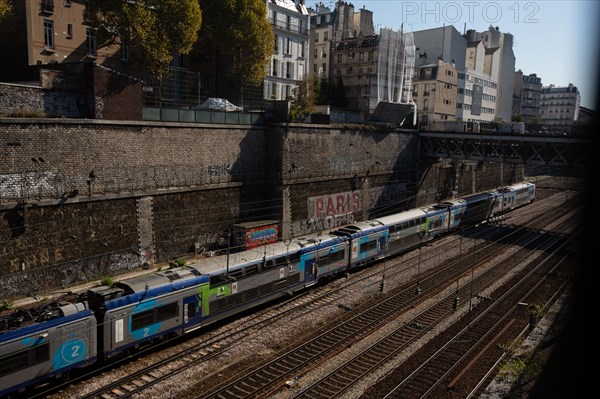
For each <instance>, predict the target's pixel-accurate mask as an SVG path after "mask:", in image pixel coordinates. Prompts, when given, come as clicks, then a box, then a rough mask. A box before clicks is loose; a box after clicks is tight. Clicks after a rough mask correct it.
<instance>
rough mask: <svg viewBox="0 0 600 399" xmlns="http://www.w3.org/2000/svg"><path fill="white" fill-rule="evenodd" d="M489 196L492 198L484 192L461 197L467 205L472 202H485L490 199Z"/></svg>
mask: <svg viewBox="0 0 600 399" xmlns="http://www.w3.org/2000/svg"><path fill="white" fill-rule="evenodd" d="M490 196H492V193H490V192H485V193H478V194H471V195H466V196H464V197H463V199H464V200H465V201H466V202H467V205H468V204H471V203H473V202H481V201H487V200H488V199H489V198H490Z"/></svg>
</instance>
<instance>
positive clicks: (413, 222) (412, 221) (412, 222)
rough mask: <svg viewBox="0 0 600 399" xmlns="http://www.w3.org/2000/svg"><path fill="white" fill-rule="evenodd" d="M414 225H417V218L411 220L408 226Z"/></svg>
mask: <svg viewBox="0 0 600 399" xmlns="http://www.w3.org/2000/svg"><path fill="white" fill-rule="evenodd" d="M414 226H415V219H412V220H409V221H408V227H414Z"/></svg>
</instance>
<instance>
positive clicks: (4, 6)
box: [0, 0, 12, 21]
mask: <svg viewBox="0 0 600 399" xmlns="http://www.w3.org/2000/svg"><path fill="white" fill-rule="evenodd" d="M11 10H12V7H11V5H10V4H9V2H8V0H0V21H2V20H3V19H4V17H5V16H7V15H8V14H9V13H10V12H11Z"/></svg>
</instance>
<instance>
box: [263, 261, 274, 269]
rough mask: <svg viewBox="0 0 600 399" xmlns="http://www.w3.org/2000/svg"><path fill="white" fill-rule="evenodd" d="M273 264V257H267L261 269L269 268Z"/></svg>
mask: <svg viewBox="0 0 600 399" xmlns="http://www.w3.org/2000/svg"><path fill="white" fill-rule="evenodd" d="M273 266H274V263H273V259H269V260H267V261H265V262H264V263H263V269H271V268H272V267H273Z"/></svg>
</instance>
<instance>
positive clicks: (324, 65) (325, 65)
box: [321, 63, 327, 73]
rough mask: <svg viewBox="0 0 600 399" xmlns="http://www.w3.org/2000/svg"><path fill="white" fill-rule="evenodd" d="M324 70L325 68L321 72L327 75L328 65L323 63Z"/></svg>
mask: <svg viewBox="0 0 600 399" xmlns="http://www.w3.org/2000/svg"><path fill="white" fill-rule="evenodd" d="M322 68H323V70H322V71H321V72H322V73H325V71H326V70H327V64H325V63H323V66H322Z"/></svg>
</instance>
